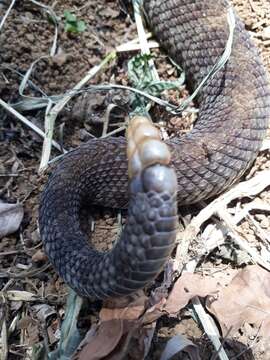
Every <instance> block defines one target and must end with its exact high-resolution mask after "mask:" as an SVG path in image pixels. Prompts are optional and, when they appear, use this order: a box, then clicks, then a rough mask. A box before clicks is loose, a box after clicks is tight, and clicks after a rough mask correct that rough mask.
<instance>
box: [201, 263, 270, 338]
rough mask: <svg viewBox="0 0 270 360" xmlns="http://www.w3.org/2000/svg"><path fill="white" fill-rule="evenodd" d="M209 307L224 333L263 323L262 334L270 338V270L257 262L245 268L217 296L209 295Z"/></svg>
mask: <svg viewBox="0 0 270 360" xmlns="http://www.w3.org/2000/svg"><path fill="white" fill-rule="evenodd" d="M207 308H208V310H209V311H210V312H211V313H212V314H214V315H215V316H216V318H217V320H218V322H219V324H220V326H221V328H222V331H223V334H225V333H226V332H227V331H228V330H229V329H231V331H232V332H233V331H236V330H238V329H239V328H240V327H241V326H242V325H243V324H244V323H249V324H253V325H256V326H257V327H260V326H261V329H260V335H262V336H264V337H270V272H269V271H267V270H264V269H263V268H261V267H260V266H257V265H251V266H247V267H245V268H244V269H243V270H240V271H239V272H238V273H237V274H236V276H235V277H234V278H233V279H232V281H231V283H230V284H229V285H228V286H227V287H225V288H223V289H222V290H221V291H220V292H219V295H218V299H216V298H213V297H210V296H209V297H208V299H207Z"/></svg>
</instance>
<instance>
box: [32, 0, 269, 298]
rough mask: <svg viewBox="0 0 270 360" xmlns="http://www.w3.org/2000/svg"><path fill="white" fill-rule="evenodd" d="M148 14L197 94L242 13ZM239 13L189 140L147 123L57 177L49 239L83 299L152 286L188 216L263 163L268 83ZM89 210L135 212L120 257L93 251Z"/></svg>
mask: <svg viewBox="0 0 270 360" xmlns="http://www.w3.org/2000/svg"><path fill="white" fill-rule="evenodd" d="M143 8H144V12H145V14H146V16H147V20H148V23H149V26H150V28H151V30H152V32H153V34H154V36H155V37H156V38H157V40H158V42H159V44H160V46H161V47H162V48H163V49H164V51H165V52H166V53H167V54H168V56H170V57H171V58H172V59H173V60H174V61H175V62H176V63H177V64H179V65H180V66H181V67H182V69H183V70H184V71H185V74H186V77H187V86H188V88H189V89H190V90H191V91H192V90H194V89H195V88H196V87H197V86H198V85H199V84H200V83H201V82H202V80H203V79H204V78H205V77H206V76H207V74H208V73H209V71H210V70H211V69H212V68H213V66H214V65H215V64H216V62H217V61H218V59H219V58H220V56H221V55H222V53H223V51H224V48H225V46H226V44H227V39H228V36H229V25H228V19H227V13H228V9H229V8H230V9H232V5H231V4H230V3H229V2H228V1H227V0H167V1H164V0H144V1H143ZM233 13H234V18H235V29H234V34H233V42H232V49H231V54H230V57H229V59H228V61H227V62H226V64H225V65H224V66H223V67H222V69H220V70H219V71H218V72H217V73H216V74H215V75H214V76H212V77H211V78H210V79H209V80H208V81H207V82H206V83H205V84H204V85H203V87H202V89H201V91H200V92H199V94H198V96H197V98H196V106H197V107H198V110H199V111H198V117H197V120H196V123H195V125H194V127H193V129H192V130H191V131H190V132H189V133H187V134H185V135H182V136H173V137H171V138H169V139H168V140H166V141H165V142H163V141H161V140H160V139H159V138H158V135H157V133H156V127H154V125H153V126H151V125H149V124H147V122H145V121H144V120H142V119H141V118H137V120H136V121H135V123H134V125H132V126H131V130H130V131H129V135H128V137H127V138H126V137H124V136H122V137H121V136H119V137H113V136H111V137H108V138H98V139H93V140H90V141H88V142H86V143H84V144H82V145H80V146H79V147H78V148H76V149H75V150H73V151H71V152H69V153H67V154H66V155H64V157H63V159H62V160H61V161H60V163H59V164H58V166H57V167H56V169H55V170H54V171H53V172H52V174H51V175H50V177H49V179H48V182H47V184H46V185H45V188H44V190H43V192H42V194H41V199H40V208H39V229H40V235H41V239H42V241H43V244H44V249H45V252H46V254H47V255H48V258H49V260H50V261H51V263H52V264H53V266H54V268H55V269H56V271H57V272H58V274H59V275H60V276H61V277H62V278H63V279H64V281H65V282H66V283H67V284H68V285H69V286H70V287H71V288H72V289H74V290H75V292H76V293H77V294H79V295H80V296H83V297H88V298H93V299H106V298H114V297H120V296H126V295H129V294H131V293H133V292H135V291H136V290H138V289H141V288H143V287H144V286H145V285H146V284H149V283H151V281H153V280H154V279H155V278H156V276H157V275H158V274H159V273H160V272H161V271H162V269H163V267H164V264H165V262H166V261H167V259H168V257H169V256H170V254H171V252H172V250H173V248H174V246H175V239H176V233H177V226H178V208H179V207H181V206H183V205H187V204H194V203H197V202H199V201H202V200H205V199H209V198H212V197H215V196H217V195H218V194H220V193H221V192H224V191H225V190H226V189H228V188H229V187H231V186H232V185H233V184H234V183H235V182H236V181H237V180H239V178H240V177H241V176H242V175H243V174H244V172H245V171H246V170H247V169H248V168H249V167H250V165H251V164H252V162H253V161H254V160H255V158H256V156H257V154H258V152H259V149H260V147H261V144H262V140H263V139H264V137H265V134H266V131H267V128H268V121H269V116H270V92H269V86H268V76H267V72H266V70H265V68H264V66H263V63H262V60H261V57H260V55H259V51H258V49H257V47H256V46H255V45H254V43H253V41H252V39H251V38H250V35H249V33H248V31H247V30H246V29H245V26H244V24H243V22H242V21H241V19H240V18H239V16H238V15H237V13H236V11H235V10H233ZM144 133H145V134H146V135H145V134H144ZM85 203H91V204H95V205H102V206H106V207H111V208H120V209H121V208H128V217H127V221H126V224H125V227H124V229H123V230H122V232H121V234H120V236H119V239H118V241H117V242H116V244H115V245H114V246H113V248H112V249H111V250H110V251H105V252H99V251H97V250H96V249H95V248H94V247H92V246H91V245H90V244H89V239H88V236H87V235H86V234H85V233H84V231H83V230H82V228H81V224H80V217H79V213H80V209H81V207H82V206H83V204H85ZM180 246H181V245H180Z"/></svg>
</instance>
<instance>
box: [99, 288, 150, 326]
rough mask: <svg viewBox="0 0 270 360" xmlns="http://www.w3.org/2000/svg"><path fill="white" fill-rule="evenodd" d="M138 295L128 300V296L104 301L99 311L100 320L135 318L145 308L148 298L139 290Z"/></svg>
mask: <svg viewBox="0 0 270 360" xmlns="http://www.w3.org/2000/svg"><path fill="white" fill-rule="evenodd" d="M139 295H140V296H139V297H137V298H136V299H135V300H132V301H131V302H130V299H129V298H119V299H115V300H111V301H104V303H103V308H102V309H101V311H100V314H99V316H100V320H101V321H109V320H113V319H125V320H137V319H138V318H139V317H140V316H141V315H142V313H143V312H144V310H145V306H146V302H147V300H148V298H147V297H146V296H145V295H144V294H143V292H141V293H140V294H139Z"/></svg>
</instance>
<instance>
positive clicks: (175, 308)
mask: <svg viewBox="0 0 270 360" xmlns="http://www.w3.org/2000/svg"><path fill="white" fill-rule="evenodd" d="M218 284H219V282H218V281H217V280H216V279H214V278H211V277H209V276H207V277H206V276H205V277H203V276H201V275H198V274H192V273H188V272H186V273H184V274H183V275H182V276H181V277H180V278H179V279H178V280H177V281H176V283H175V284H174V287H173V289H172V291H171V293H170V295H169V297H168V300H167V303H166V304H165V306H164V311H166V313H168V314H169V315H172V316H173V315H176V314H177V313H178V312H179V311H180V310H181V309H183V308H184V307H185V306H186V305H187V304H188V302H189V301H190V300H191V299H192V298H193V297H195V296H200V297H205V296H207V295H209V294H211V293H214V292H217V291H218V289H219V286H218Z"/></svg>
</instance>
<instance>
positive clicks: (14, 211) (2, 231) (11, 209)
mask: <svg viewBox="0 0 270 360" xmlns="http://www.w3.org/2000/svg"><path fill="white" fill-rule="evenodd" d="M22 219H23V206H22V205H21V204H6V203H1V202H0V239H1V238H2V237H4V236H6V235H9V234H12V233H14V232H15V231H17V230H18V229H19V227H20V225H21V221H22Z"/></svg>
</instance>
